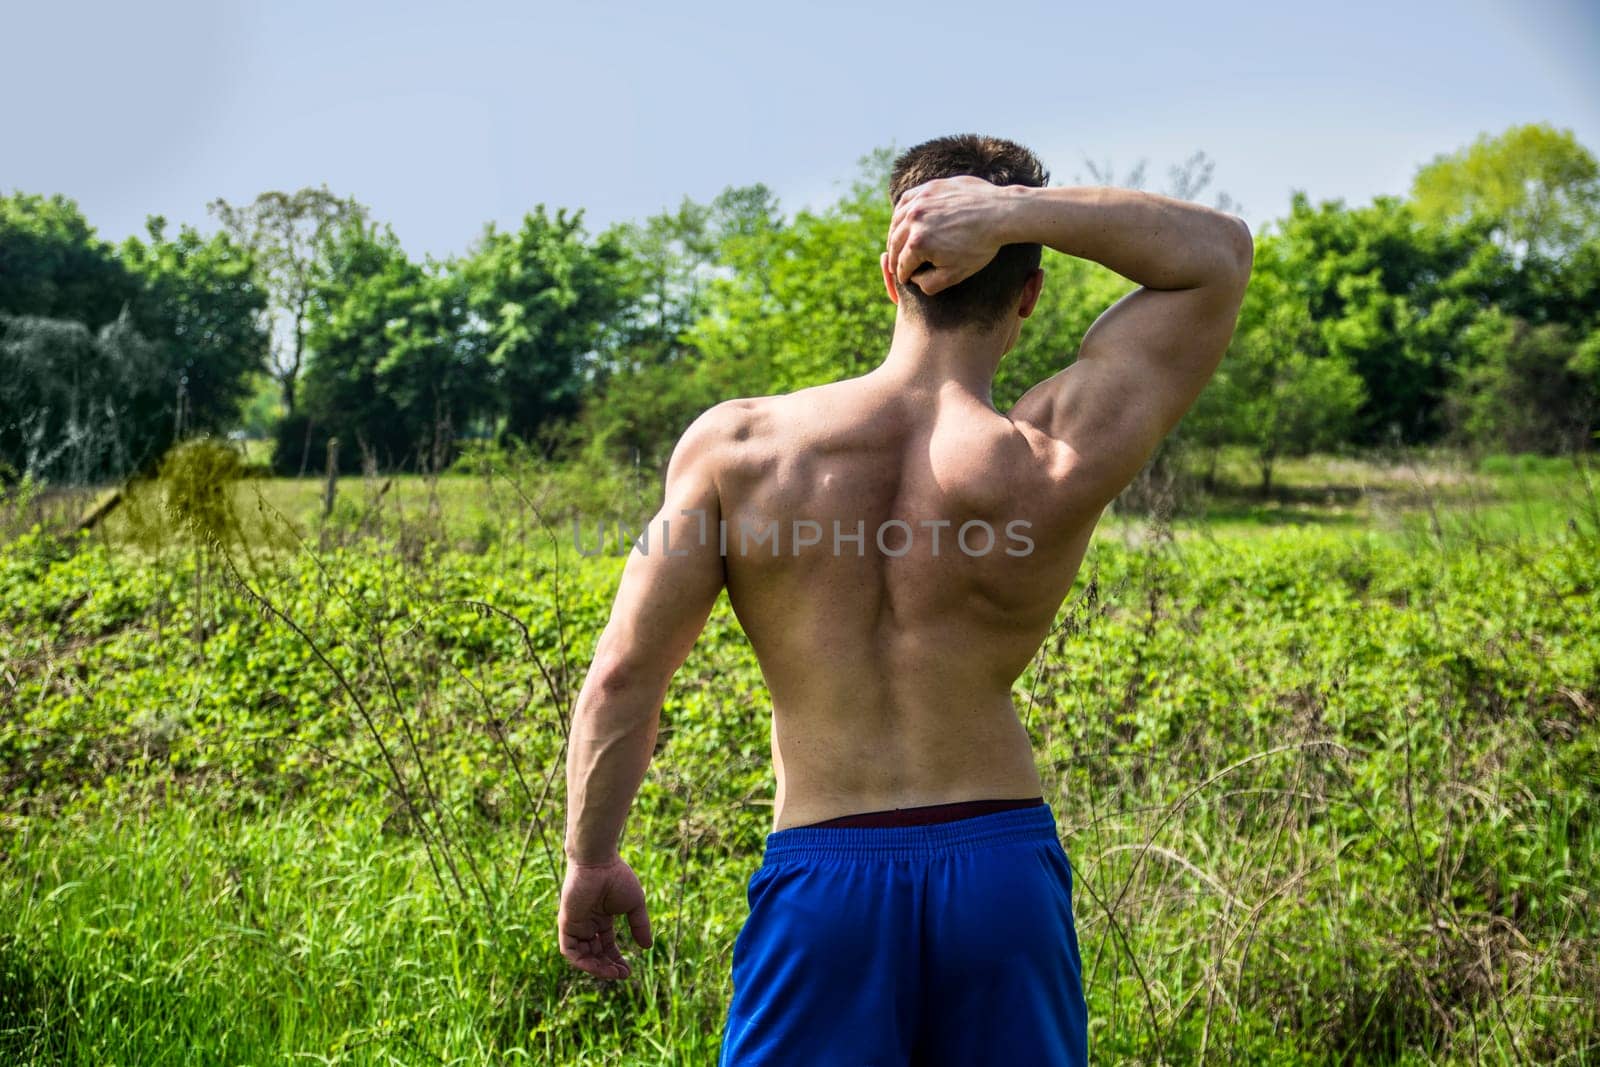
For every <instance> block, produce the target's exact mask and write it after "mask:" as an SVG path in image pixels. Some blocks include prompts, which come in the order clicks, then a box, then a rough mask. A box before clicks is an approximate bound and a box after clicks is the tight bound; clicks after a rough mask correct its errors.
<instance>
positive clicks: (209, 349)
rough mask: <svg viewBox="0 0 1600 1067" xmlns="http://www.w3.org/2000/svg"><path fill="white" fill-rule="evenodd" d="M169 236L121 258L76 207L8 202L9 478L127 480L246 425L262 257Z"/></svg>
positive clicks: (0, 333) (4, 256) (4, 416)
mask: <svg viewBox="0 0 1600 1067" xmlns="http://www.w3.org/2000/svg"><path fill="white" fill-rule="evenodd" d="M163 230H164V223H163V222H162V220H160V219H152V220H151V221H150V230H149V236H150V240H149V243H145V242H143V241H139V240H137V239H134V240H130V241H128V242H126V243H124V245H123V246H122V248H121V250H120V254H119V253H117V252H113V250H112V249H111V248H110V247H109V246H108V245H106V244H104V243H103V242H101V241H100V240H99V239H98V238H96V237H95V235H94V231H93V230H92V229H91V228H90V227H89V225H88V223H87V222H86V221H85V220H84V218H83V216H82V215H81V214H80V213H79V211H78V208H77V206H76V205H75V204H73V203H72V202H71V201H70V200H67V199H65V198H62V197H52V198H49V199H46V198H44V197H38V196H27V195H24V194H20V193H19V194H16V195H15V196H12V197H8V198H4V199H0V320H3V322H0V378H3V379H4V384H3V385H0V398H3V400H4V403H3V404H0V468H4V469H7V470H9V471H11V472H12V473H13V474H20V473H23V472H29V473H32V474H34V475H36V476H39V477H49V478H60V479H68V480H73V481H81V480H86V479H93V478H102V477H117V476H121V475H123V474H126V473H127V472H128V471H130V470H133V469H135V468H138V467H140V466H143V465H146V464H148V463H150V462H153V461H154V460H155V459H156V458H157V457H158V456H159V455H160V454H161V453H162V452H163V451H165V450H166V448H167V447H169V446H170V445H171V444H172V443H173V441H174V440H176V439H177V438H179V437H180V436H182V435H183V434H185V433H188V432H191V431H193V430H196V429H212V430H221V429H224V428H226V427H227V426H228V425H230V424H231V422H232V420H233V419H234V418H235V417H236V415H237V411H238V404H239V401H240V400H241V399H242V397H243V396H244V394H245V392H246V389H247V387H246V386H245V384H244V383H245V380H246V379H247V378H248V377H249V375H250V374H251V372H252V371H253V370H255V368H257V367H258V366H259V365H260V363H261V359H262V354H263V352H264V348H265V336H264V332H263V331H262V329H261V326H260V321H259V316H260V313H261V310H262V308H263V307H264V306H265V302H264V298H263V296H262V294H261V292H260V290H259V289H258V288H257V287H256V285H255V283H254V281H253V278H252V274H251V264H250V261H249V257H248V256H247V255H245V253H244V251H243V250H242V249H240V248H239V247H238V246H236V245H234V244H232V243H231V242H229V241H228V239H227V238H226V237H225V236H221V235H219V236H217V237H214V238H212V239H210V240H204V239H202V238H201V237H200V236H199V235H198V234H197V233H195V231H193V230H192V229H189V228H185V229H184V230H183V231H182V232H181V233H180V234H179V236H178V238H177V239H176V240H170V241H169V240H167V239H166V238H165V236H164V235H163Z"/></svg>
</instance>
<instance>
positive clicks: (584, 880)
mask: <svg viewBox="0 0 1600 1067" xmlns="http://www.w3.org/2000/svg"><path fill="white" fill-rule="evenodd" d="M618 915H626V916H627V917H628V931H629V933H631V934H632V935H633V941H634V944H636V945H638V946H639V947H640V948H649V947H650V942H651V937H650V916H649V915H648V914H647V913H646V911H645V906H644V889H643V888H642V887H641V886H640V885H639V879H638V876H637V875H635V874H634V873H633V868H631V867H629V866H628V865H627V864H626V863H624V862H623V861H622V859H621V858H620V857H619V858H617V859H613V860H611V861H610V862H609V863H598V864H582V863H572V862H570V861H569V862H568V864H567V877H566V880H565V881H564V882H563V883H562V885H561V908H560V913H559V915H558V916H557V918H556V925H557V927H558V932H559V937H560V944H561V954H562V955H563V956H565V957H566V958H567V962H569V963H571V964H572V965H573V966H574V967H576V968H578V970H580V971H584V972H587V973H588V974H592V975H594V976H595V977H596V978H626V977H628V975H629V974H631V973H632V968H631V967H630V966H629V965H628V961H627V960H626V959H624V958H623V955H622V950H621V949H620V948H619V947H618V946H617V934H616V928H615V918H614V917H615V916H618Z"/></svg>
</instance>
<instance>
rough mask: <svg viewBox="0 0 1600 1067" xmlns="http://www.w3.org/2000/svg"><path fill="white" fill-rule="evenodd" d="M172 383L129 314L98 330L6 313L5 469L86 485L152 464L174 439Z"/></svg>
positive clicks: (0, 404)
mask: <svg viewBox="0 0 1600 1067" xmlns="http://www.w3.org/2000/svg"><path fill="white" fill-rule="evenodd" d="M165 379H166V375H165V374H164V373H163V368H162V366H161V354H160V352H159V351H158V349H157V346H155V345H153V344H152V343H151V342H149V341H148V340H146V339H145V338H144V337H142V336H140V335H139V332H138V331H137V329H135V327H134V324H133V320H132V316H131V315H130V314H128V313H127V312H124V313H123V314H122V315H120V316H119V317H118V318H116V319H115V320H113V321H112V322H109V323H107V324H106V325H104V326H102V327H100V329H99V330H91V329H90V328H89V327H88V326H86V325H84V324H83V323H81V322H73V321H71V320H69V319H55V318H43V317H39V316H31V315H0V411H4V412H5V413H6V418H5V421H4V422H3V423H0V471H3V473H4V474H5V476H6V477H7V478H8V479H9V478H15V477H22V476H32V477H33V478H35V479H53V480H65V481H71V482H86V481H91V480H94V479H97V478H101V477H104V476H107V475H120V474H122V473H125V472H127V471H129V470H132V469H134V468H137V467H140V466H143V465H145V464H146V463H148V462H151V461H153V460H154V459H155V458H156V457H158V456H159V455H160V453H161V451H163V450H164V449H165V448H166V446H167V445H169V444H170V443H171V442H172V440H173V436H174V431H175V426H174V424H173V421H172V420H173V418H174V416H175V410H176V409H175V405H174V403H173V397H172V396H171V395H169V394H167V393H166V389H165V386H166V384H167V383H166V380H165Z"/></svg>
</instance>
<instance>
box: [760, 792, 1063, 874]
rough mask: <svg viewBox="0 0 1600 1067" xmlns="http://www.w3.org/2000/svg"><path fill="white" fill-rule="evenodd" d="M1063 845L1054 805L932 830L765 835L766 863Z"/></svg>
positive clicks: (835, 829)
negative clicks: (1028, 843)
mask: <svg viewBox="0 0 1600 1067" xmlns="http://www.w3.org/2000/svg"><path fill="white" fill-rule="evenodd" d="M1060 840H1061V839H1060V837H1059V836H1057V833H1056V817H1055V813H1054V812H1053V811H1051V810H1050V805H1048V804H1040V805H1036V806H1034V807H1028V808H1017V809H1015V810H1013V811H998V812H995V813H994V814H993V815H978V816H974V817H973V818H970V819H957V820H956V821H954V822H942V823H934V824H933V825H931V826H886V827H870V828H865V829H863V828H857V827H849V826H826V827H819V826H796V827H794V828H793V829H790V830H778V831H776V832H774V833H770V834H768V835H767V850H766V853H765V855H764V856H763V859H762V862H763V863H768V864H771V863H778V862H782V861H784V860H795V859H825V858H828V857H850V858H855V859H914V858H918V857H925V856H937V855H942V854H949V853H955V852H971V851H974V850H976V849H981V848H988V847H992V846H995V845H1009V844H1015V843H1017V842H1020V841H1054V842H1058V843H1059V842H1060Z"/></svg>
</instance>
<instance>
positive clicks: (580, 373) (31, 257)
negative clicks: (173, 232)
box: [0, 125, 1600, 483]
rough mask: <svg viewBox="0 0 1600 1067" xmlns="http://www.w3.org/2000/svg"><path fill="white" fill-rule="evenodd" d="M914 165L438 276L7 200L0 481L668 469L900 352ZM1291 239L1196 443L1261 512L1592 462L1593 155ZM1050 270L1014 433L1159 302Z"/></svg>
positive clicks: (1375, 211)
mask: <svg viewBox="0 0 1600 1067" xmlns="http://www.w3.org/2000/svg"><path fill="white" fill-rule="evenodd" d="M891 158H892V154H891V153H890V152H889V151H888V150H882V151H879V152H876V153H874V154H872V155H870V156H868V157H867V158H866V159H864V160H863V161H862V165H861V170H860V174H859V176H858V177H857V179H856V180H855V181H854V182H853V184H851V185H850V187H849V188H848V189H846V190H845V191H843V192H842V193H841V194H840V195H839V197H838V198H837V200H836V201H835V202H834V203H832V204H830V205H828V206H826V207H824V208H822V209H819V210H814V211H812V210H805V211H799V212H796V213H794V214H792V215H786V214H785V213H784V212H783V211H781V210H780V206H779V204H778V202H777V199H776V198H775V197H774V196H773V194H772V192H771V190H770V189H768V188H767V187H765V186H763V185H759V184H758V185H751V186H745V187H736V188H730V189H728V190H726V191H725V192H723V193H722V194H721V195H719V196H717V197H716V198H714V199H713V200H712V201H711V202H709V203H697V202H694V201H692V200H689V199H685V200H684V201H683V202H682V203H681V204H680V205H679V206H678V207H677V208H676V209H674V210H671V211H667V212H663V213H661V214H658V215H655V216H653V217H650V218H647V219H645V220H643V221H638V222H627V223H622V224H618V225H614V226H611V227H609V228H607V229H605V230H603V231H601V232H599V233H597V234H591V233H589V232H588V230H587V229H586V228H585V226H584V223H583V216H582V213H581V212H569V211H566V210H555V211H551V210H548V209H546V208H545V207H544V206H542V205H541V206H540V207H537V208H535V209H534V210H533V211H532V212H529V213H528V214H526V215H525V216H524V218H523V219H522V221H521V224H520V225H519V226H517V227H516V228H514V229H500V228H497V227H495V226H493V225H490V226H487V227H485V229H484V231H483V232H482V234H481V235H480V237H479V238H478V240H477V241H476V242H475V243H474V244H473V245H472V247H471V248H470V250H469V251H468V252H467V253H466V254H464V255H462V256H458V257H450V258H446V259H443V260H436V259H432V258H427V259H424V260H421V261H418V260H416V259H414V258H412V257H411V256H409V255H408V254H407V253H406V252H405V250H404V248H403V247H402V246H401V244H400V242H399V240H398V239H397V238H396V236H395V235H394V233H393V231H392V230H391V229H390V228H389V227H387V226H384V225H382V224H380V223H378V222H376V221H374V220H373V219H372V218H371V217H370V213H369V212H368V211H367V210H366V209H365V208H364V207H362V206H361V205H360V204H359V203H357V202H356V201H354V200H353V199H347V198H340V197H336V196H334V195H333V194H332V193H331V192H329V191H328V190H327V189H326V188H321V189H303V190H300V191H298V192H295V193H277V192H273V193H265V194H263V195H262V196H260V197H258V198H257V199H256V200H255V201H253V202H251V203H249V204H243V205H232V204H229V203H227V202H226V201H221V200H219V201H216V202H214V203H213V204H212V205H211V211H212V214H213V215H214V216H215V217H216V219H217V220H218V222H219V224H220V225H219V228H218V232H216V233H215V234H214V235H212V236H203V235H202V234H200V233H199V232H198V231H196V230H195V229H194V228H192V227H188V226H185V227H182V228H181V229H180V230H179V232H178V234H177V236H176V237H169V236H167V226H166V224H165V222H164V221H163V220H162V219H159V218H152V219H151V220H150V222H149V226H148V233H147V235H146V236H145V237H144V238H132V239H129V240H127V241H125V242H123V243H122V244H121V245H120V246H116V247H112V246H110V245H109V244H107V243H105V242H103V241H101V240H99V239H98V238H97V237H96V236H95V234H94V231H93V229H92V228H91V227H90V226H89V224H88V223H87V221H86V220H85V219H84V218H83V216H82V214H81V213H80V212H79V210H78V209H77V207H76V205H74V204H73V203H72V202H71V201H69V200H67V199H65V198H62V197H59V196H55V197H43V196H37V195H29V194H24V193H14V194H12V195H10V196H8V197H4V198H0V478H5V479H16V478H19V477H23V476H31V477H33V478H36V479H41V478H43V479H55V480H79V481H84V480H93V479H97V478H107V477H117V476H121V475H125V474H127V473H129V472H132V471H135V470H137V469H140V468H141V467H142V466H144V465H147V464H148V463H150V462H151V461H152V460H153V459H154V458H155V457H157V456H159V455H160V454H161V452H162V451H164V450H165V448H167V447H168V446H170V445H171V444H172V443H173V442H174V441H176V440H178V439H181V438H183V437H185V436H187V435H192V434H196V433H206V432H209V433H220V432H225V431H228V430H230V429H235V428H237V427H239V426H240V425H241V424H250V425H251V426H252V427H253V428H254V429H256V430H258V431H267V432H270V433H271V434H272V436H273V437H274V440H275V445H274V450H273V455H274V458H273V464H274V466H275V467H276V469H278V470H279V471H281V472H284V473H299V472H304V471H307V470H320V469H322V467H323V466H324V465H325V464H326V463H327V462H328V460H329V456H328V452H329V448H330V442H332V441H337V442H338V445H337V452H336V454H335V457H334V461H335V462H336V463H337V464H338V465H340V466H343V467H345V468H349V469H353V468H355V467H357V466H359V465H361V464H369V465H373V466H377V467H380V468H386V469H419V468H420V469H438V468H440V467H441V466H443V465H445V464H447V463H449V462H450V461H451V460H452V459H453V457H454V456H455V454H456V453H457V452H458V450H459V449H460V448H461V447H462V446H463V444H464V443H465V442H468V441H471V440H475V439H476V440H485V441H494V442H499V443H504V442H507V441H510V440H515V441H520V442H525V443H529V444H534V445H537V446H538V447H540V448H542V449H544V450H546V452H547V453H550V454H555V455H570V454H572V453H574V452H583V453H585V454H587V455H588V456H589V457H590V458H598V459H604V460H608V461H627V462H630V463H634V464H639V465H648V466H658V465H660V464H662V463H664V461H665V458H666V456H667V454H668V452H669V451H670V449H671V446H672V444H673V442H674V441H675V440H676V438H677V436H678V434H680V433H681V432H682V430H683V429H684V427H685V426H687V424H688V423H689V421H690V420H691V419H692V418H693V417H694V416H695V415H696V414H698V413H699V412H700V411H701V410H703V409H704V408H706V407H708V406H710V405H711V404H714V403H716V402H717V401H719V400H722V399H726V398H728V397H732V396H740V395H753V394H760V393H770V392H775V391H784V390H790V389H795V388H801V387H804V386H808V385H814V384H819V383H822V382H826V381H830V380H834V379H837V378H840V377H845V376H849V375H852V374H857V373H861V372H863V371H865V370H867V369H869V368H870V367H872V366H873V365H875V363H876V362H877V360H878V359H879V358H880V357H881V356H882V354H883V353H884V352H885V351H886V349H887V346H888V342H889V336H890V333H891V330H892V326H893V307H892V305H890V304H889V302H888V301H887V300H886V299H885V297H884V295H883V293H882V286H881V281H880V279H879V275H878V267H877V256H878V252H879V250H880V248H881V246H882V242H883V236H884V234H885V232H886V230H887V226H888V221H889V213H890V205H889V204H888V201H887V197H886V195H885V192H884V190H885V188H886V182H885V177H886V174H887V168H888V164H889V161H890V159H891ZM1096 177H1097V178H1104V175H1100V174H1099V173H1098V172H1097V173H1096ZM1131 178H1132V180H1131V181H1125V183H1128V184H1138V183H1140V182H1141V181H1142V168H1140V170H1139V171H1138V172H1136V174H1135V175H1133V176H1131ZM1209 179H1210V163H1209V161H1207V160H1206V159H1205V157H1204V156H1203V155H1197V156H1196V157H1195V158H1193V159H1191V160H1189V161H1188V162H1187V163H1186V164H1185V165H1183V166H1181V167H1175V168H1173V169H1172V170H1171V172H1170V181H1169V183H1168V186H1167V188H1165V189H1164V190H1162V191H1165V192H1169V193H1171V194H1173V195H1179V196H1185V197H1189V198H1198V197H1199V196H1200V195H1201V194H1202V193H1203V192H1204V191H1205V190H1206V188H1207V187H1208V185H1209ZM1264 229H1265V232H1263V233H1260V234H1258V235H1257V242H1256V249H1257V250H1256V262H1255V272H1254V277H1253V281H1252V284H1251V287H1250V291H1249V293H1248V295H1247V297H1246V301H1245V305H1244V309H1243V311H1242V313H1241V317H1240V321H1239V327H1238V330H1237V332H1236V334H1235V337H1234V339H1233V343H1232V345H1231V348H1230V350H1229V353H1228V356H1227V358H1226V359H1225V360H1224V361H1223V363H1222V367H1221V369H1220V370H1219V372H1218V375H1217V379H1216V381H1215V382H1214V383H1213V385H1212V386H1211V387H1210V388H1208V389H1207V390H1206V392H1205V393H1204V394H1203V396H1202V397H1201V400H1200V402H1199V403H1198V404H1197V406H1196V408H1195V409H1194V411H1193V412H1191V413H1190V415H1189V416H1188V417H1187V418H1186V419H1185V420H1184V423H1183V425H1182V426H1181V428H1180V431H1179V434H1178V442H1179V444H1180V446H1182V447H1189V448H1195V449H1199V450H1201V451H1202V453H1207V452H1208V453H1209V454H1212V455H1214V454H1215V450H1216V449H1217V448H1218V447H1219V446H1222V445H1242V446H1245V447H1246V448H1248V450H1249V451H1250V454H1252V455H1253V456H1254V457H1255V458H1256V460H1257V462H1258V464H1259V467H1260V470H1261V474H1262V480H1263V483H1270V480H1271V474H1272V468H1273V464H1274V463H1275V462H1276V461H1277V459H1279V458H1280V457H1283V456H1288V455H1296V454H1302V453H1305V452H1308V451H1312V450H1320V449H1330V448H1338V447H1341V446H1347V445H1348V446H1373V445H1384V444H1391V443H1394V444H1434V443H1453V444H1459V445H1466V446H1469V447H1473V448H1479V449H1494V450H1511V451H1541V452H1565V451H1573V450H1579V449H1584V448H1587V447H1591V446H1592V443H1593V441H1594V439H1595V435H1596V430H1597V429H1600V167H1597V164H1596V160H1595V157H1594V156H1593V154H1592V153H1591V152H1589V151H1588V150H1587V149H1586V148H1585V147H1584V146H1583V145H1581V144H1579V143H1578V142H1577V140H1576V139H1575V138H1574V137H1573V135H1572V134H1571V133H1570V132H1568V131H1562V130H1556V129H1553V128H1551V127H1549V126H1544V125H1529V126H1520V127H1514V128H1512V129H1510V130H1507V131H1505V132H1503V133H1501V134H1499V135H1496V136H1490V135H1485V136H1483V137H1480V138H1479V139H1478V140H1477V141H1476V142H1474V143H1473V144H1471V145H1468V146H1466V147H1464V148H1462V149H1461V150H1460V151H1457V152H1454V153H1450V154H1446V155H1442V156H1439V157H1437V158H1436V159H1434V160H1432V161H1431V162H1429V163H1427V164H1426V165H1424V166H1423V167H1421V168H1420V169H1419V170H1418V172H1417V174H1416V176H1415V180H1414V181H1413V184H1412V188H1411V190H1410V193H1409V195H1407V196H1405V197H1379V198H1377V199H1375V200H1373V201H1372V202H1371V203H1370V204H1365V205H1358V206H1349V205H1346V204H1345V203H1343V202H1340V201H1332V202H1324V203H1318V204H1313V203H1311V202H1310V201H1309V200H1308V199H1307V198H1306V197H1305V196H1304V195H1300V194H1297V195H1295V196H1294V197H1293V199H1292V202H1291V206H1290V209H1289V212H1288V214H1287V215H1286V216H1285V217H1283V218H1282V219H1279V220H1277V221H1276V222H1274V223H1272V224H1271V225H1270V226H1268V227H1265V228H1264ZM1044 266H1045V270H1046V282H1045V288H1044V294H1043V296H1042V298H1041V300H1040V303H1039V306H1038V309H1037V310H1036V311H1035V313H1034V316H1033V318H1032V319H1031V320H1030V322H1029V324H1028V326H1027V327H1025V329H1024V331H1023V334H1022V340H1021V341H1020V343H1019V344H1018V346H1017V348H1016V349H1015V350H1014V351H1013V353H1012V354H1011V355H1010V356H1009V357H1008V358H1007V360H1006V361H1005V363H1003V364H1002V366H1001V370H1000V373H999V376H998V378H997V380H996V383H995V397H994V399H995V402H996V404H997V405H1000V406H1002V407H1003V406H1005V405H1008V404H1009V403H1010V402H1012V401H1014V400H1015V399H1016V397H1017V396H1019V395H1020V394H1021V392H1022V391H1023V390H1024V389H1026V388H1027V387H1028V386H1029V385H1031V384H1033V383H1034V382H1036V381H1038V380H1040V379H1042V378H1044V377H1046V376H1048V375H1049V374H1051V373H1054V372H1055V371H1056V370H1059V369H1060V368H1061V367H1062V366H1064V365H1065V364H1066V363H1067V362H1070V360H1071V359H1072V357H1073V353H1074V351H1075V349H1076V346H1077V342H1078V340H1079V339H1080V338H1081V337H1082V336H1083V333H1084V331H1085V330H1086V329H1087V328H1088V326H1089V324H1090V323H1091V322H1092V321H1093V319H1094V317H1095V316H1096V315H1097V314H1099V312H1100V311H1102V310H1103V309H1104V308H1106V307H1107V306H1108V305H1109V304H1111V303H1112V302H1113V301H1114V300H1116V299H1117V298H1118V297H1119V296H1120V295H1121V294H1122V293H1124V292H1126V291H1128V289H1129V288H1131V286H1130V284H1129V283H1128V282H1126V281H1125V280H1124V279H1121V278H1119V277H1117V276H1116V275H1114V274H1112V273H1110V272H1109V271H1106V270H1104V269H1103V268H1101V267H1099V266H1097V265H1095V264H1092V263H1087V262H1085V261H1082V260H1075V259H1071V258H1069V257H1065V256H1059V255H1056V254H1054V253H1050V252H1048V251H1047V252H1046V259H1045V264H1044ZM269 423H270V425H268V424H269Z"/></svg>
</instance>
